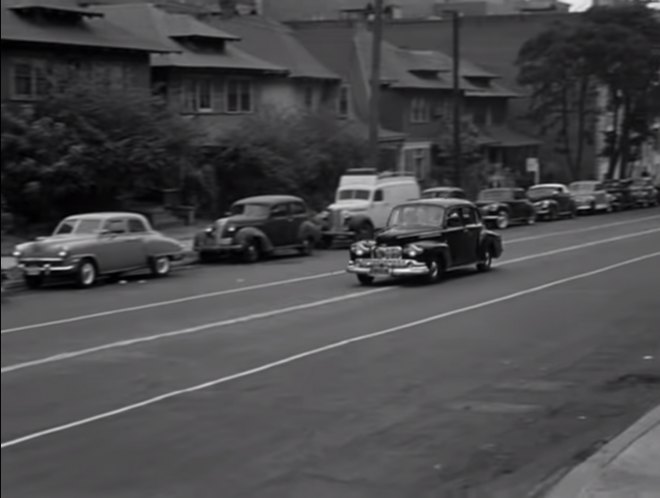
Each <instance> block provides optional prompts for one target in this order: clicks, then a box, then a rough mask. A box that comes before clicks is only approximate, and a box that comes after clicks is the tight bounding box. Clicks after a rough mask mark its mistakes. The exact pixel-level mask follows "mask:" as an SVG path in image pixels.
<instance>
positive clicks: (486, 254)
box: [477, 245, 493, 272]
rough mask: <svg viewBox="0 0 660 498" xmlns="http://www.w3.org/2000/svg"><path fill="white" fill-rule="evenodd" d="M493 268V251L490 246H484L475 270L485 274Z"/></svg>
mask: <svg viewBox="0 0 660 498" xmlns="http://www.w3.org/2000/svg"><path fill="white" fill-rule="evenodd" d="M492 267H493V250H492V248H491V246H489V245H488V246H486V247H485V248H484V250H483V255H482V257H481V260H480V261H479V262H478V263H477V270H478V271H480V272H486V271H488V270H490V269H491V268H492Z"/></svg>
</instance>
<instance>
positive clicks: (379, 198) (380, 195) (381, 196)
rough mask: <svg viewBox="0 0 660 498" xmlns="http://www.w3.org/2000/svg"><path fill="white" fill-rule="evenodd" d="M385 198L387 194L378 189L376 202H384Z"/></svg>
mask: <svg viewBox="0 0 660 498" xmlns="http://www.w3.org/2000/svg"><path fill="white" fill-rule="evenodd" d="M384 200H385V194H384V193H383V190H382V189H378V190H376V191H375V192H374V202H383V201H384Z"/></svg>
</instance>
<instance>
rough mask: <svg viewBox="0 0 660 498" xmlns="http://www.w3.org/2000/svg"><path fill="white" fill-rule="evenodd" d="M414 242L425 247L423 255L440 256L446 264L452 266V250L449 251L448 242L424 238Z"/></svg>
mask: <svg viewBox="0 0 660 498" xmlns="http://www.w3.org/2000/svg"><path fill="white" fill-rule="evenodd" d="M414 244H415V245H416V246H419V247H421V248H422V249H424V253H423V255H424V256H425V257H427V256H428V255H431V256H433V257H436V258H437V257H438V256H440V257H441V258H442V259H443V260H444V262H445V266H451V264H452V262H451V252H450V251H449V245H448V244H447V243H446V242H441V241H433V240H422V241H419V242H415V243H414Z"/></svg>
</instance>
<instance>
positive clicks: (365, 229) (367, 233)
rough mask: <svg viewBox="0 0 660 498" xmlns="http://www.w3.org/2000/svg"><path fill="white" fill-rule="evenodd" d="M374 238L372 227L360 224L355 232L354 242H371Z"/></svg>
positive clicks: (368, 224) (367, 224)
mask: <svg viewBox="0 0 660 498" xmlns="http://www.w3.org/2000/svg"><path fill="white" fill-rule="evenodd" d="M373 238H374V227H373V225H372V224H371V223H366V222H365V223H361V224H360V226H358V228H357V230H355V240H356V241H360V240H371V239H373Z"/></svg>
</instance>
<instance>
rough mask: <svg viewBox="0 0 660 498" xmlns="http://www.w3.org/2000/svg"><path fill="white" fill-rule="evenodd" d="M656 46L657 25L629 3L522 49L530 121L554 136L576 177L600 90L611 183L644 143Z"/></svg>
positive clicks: (659, 68)
mask: <svg viewBox="0 0 660 498" xmlns="http://www.w3.org/2000/svg"><path fill="white" fill-rule="evenodd" d="M658 47H660V22H659V21H658V20H657V18H655V17H654V16H653V15H652V14H651V12H650V10H649V9H648V8H647V7H646V6H644V5H642V4H634V5H630V6H623V7H616V8H614V7H595V8H592V9H590V10H589V11H587V12H586V13H585V14H583V15H582V16H581V18H580V20H579V22H578V23H577V24H575V25H571V26H569V25H566V24H557V25H554V26H553V27H552V28H550V29H548V30H546V31H544V32H542V33H541V34H539V35H538V36H536V37H535V38H533V39H531V40H529V41H527V42H526V43H525V44H524V45H523V47H522V48H521V50H520V52H519V56H518V61H517V64H518V66H519V76H518V81H519V82H520V83H521V84H522V85H525V86H527V87H529V88H530V90H531V97H532V99H531V106H530V117H531V118H532V119H533V120H535V121H536V122H538V123H540V124H541V132H542V133H545V134H546V135H547V134H551V135H553V136H554V138H555V142H556V150H557V151H558V152H560V153H561V154H562V155H563V156H564V158H565V160H566V164H567V167H568V169H569V170H570V172H571V173H572V176H573V178H577V177H578V176H579V174H580V170H581V163H582V160H583V155H584V146H585V145H586V144H588V143H590V141H591V138H592V136H593V129H592V127H593V124H594V119H593V118H594V116H595V112H597V108H596V105H595V104H596V91H597V90H598V89H599V88H601V87H604V88H606V89H607V94H608V99H609V109H610V110H611V112H612V115H613V119H614V131H612V132H611V133H610V136H609V137H607V138H608V141H609V145H608V147H607V150H606V151H605V152H607V153H608V155H609V157H610V168H609V170H610V171H609V175H610V176H611V175H612V174H613V173H614V170H615V168H616V165H617V163H618V162H619V161H620V162H621V163H622V164H623V165H624V169H625V166H626V165H627V164H628V162H629V161H630V159H631V157H632V156H631V154H632V151H633V150H634V148H635V146H636V145H637V144H639V143H640V142H641V141H643V140H645V139H646V138H647V137H648V135H649V132H650V127H651V123H652V121H653V116H654V113H655V115H657V105H658V104H657V86H658V80H659V78H660V76H659V75H660V58H659V54H658ZM600 152H603V151H600Z"/></svg>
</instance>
